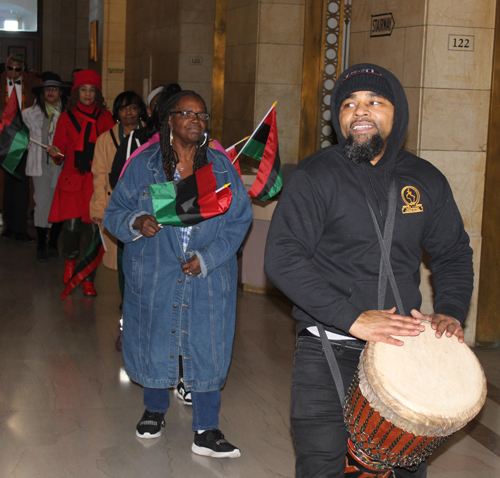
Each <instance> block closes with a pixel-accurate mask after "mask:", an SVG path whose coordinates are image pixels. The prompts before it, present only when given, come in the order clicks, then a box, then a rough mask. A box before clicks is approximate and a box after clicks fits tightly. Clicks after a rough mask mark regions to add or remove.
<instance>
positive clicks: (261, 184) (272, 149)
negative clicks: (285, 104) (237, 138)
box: [237, 103, 283, 201]
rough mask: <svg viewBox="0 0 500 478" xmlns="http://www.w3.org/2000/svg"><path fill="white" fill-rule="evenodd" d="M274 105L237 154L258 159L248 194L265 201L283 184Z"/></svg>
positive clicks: (277, 191)
mask: <svg viewBox="0 0 500 478" xmlns="http://www.w3.org/2000/svg"><path fill="white" fill-rule="evenodd" d="M275 105H276V103H274V104H273V106H271V109H270V110H269V111H268V112H267V114H266V116H265V117H264V119H263V120H262V121H261V122H260V124H259V126H257V128H256V130H255V131H254V132H253V133H252V136H250V139H249V140H248V141H247V142H246V143H245V145H244V146H243V148H242V149H241V151H240V152H239V154H238V156H239V155H240V154H246V155H247V156H250V157H251V158H254V159H256V160H257V161H260V165H259V170H258V171H257V177H256V178H255V181H254V183H253V185H252V187H251V188H250V190H249V191H248V194H249V196H250V197H252V198H256V199H260V200H261V201H267V200H268V199H270V198H272V197H273V196H275V195H276V194H277V193H279V191H280V190H281V186H282V184H283V178H282V174H281V162H280V155H279V148H278V126H277V124H276V111H275V109H274V107H275ZM238 156H237V157H238Z"/></svg>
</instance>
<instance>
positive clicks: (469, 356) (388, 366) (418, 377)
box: [359, 323, 486, 436]
mask: <svg viewBox="0 0 500 478" xmlns="http://www.w3.org/2000/svg"><path fill="white" fill-rule="evenodd" d="M423 325H425V331H424V332H422V333H421V334H420V335H419V336H417V337H401V340H402V341H403V342H404V345H403V346H402V347H397V346H394V345H389V344H385V343H381V342H370V343H368V344H367V346H366V348H365V350H364V351H363V354H362V356H361V360H360V365H359V379H360V384H359V387H360V389H361V392H362V393H363V395H364V396H365V397H366V399H367V400H368V402H369V403H370V405H371V406H372V407H373V408H374V409H375V410H377V411H378V412H379V413H380V414H381V415H382V416H383V417H384V418H385V419H387V420H389V421H390V422H391V423H393V424H394V425H396V426H398V427H399V428H402V429H403V430H405V431H407V432H410V433H414V434H415V435H424V436H447V435H451V434H452V433H454V432H455V431H457V430H459V429H460V428H462V427H463V426H465V425H466V424H467V423H468V422H469V421H470V420H472V418H474V417H475V416H476V415H477V413H479V410H481V407H482V406H483V405H484V402H485V400H486V377H485V375H484V372H483V369H482V367H481V364H480V363H479V360H478V359H477V357H476V356H475V355H474V353H473V352H472V351H471V350H470V348H469V347H468V346H467V345H465V344H460V343H459V342H458V339H457V338H456V337H455V336H453V337H451V338H448V337H442V338H441V339H437V338H436V336H435V331H434V330H433V329H432V328H431V326H430V324H429V323H424V324H423Z"/></svg>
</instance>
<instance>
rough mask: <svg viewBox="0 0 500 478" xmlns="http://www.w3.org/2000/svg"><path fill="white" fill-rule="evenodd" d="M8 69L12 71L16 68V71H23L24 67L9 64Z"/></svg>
mask: <svg viewBox="0 0 500 478" xmlns="http://www.w3.org/2000/svg"><path fill="white" fill-rule="evenodd" d="M7 70H9V71H12V70H15V71H23V68H22V67H20V68H19V67H17V66H8V67H7Z"/></svg>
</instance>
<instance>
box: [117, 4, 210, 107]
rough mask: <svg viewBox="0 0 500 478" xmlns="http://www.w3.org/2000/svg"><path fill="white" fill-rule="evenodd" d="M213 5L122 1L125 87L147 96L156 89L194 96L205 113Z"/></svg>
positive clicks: (208, 98)
mask: <svg viewBox="0 0 500 478" xmlns="http://www.w3.org/2000/svg"><path fill="white" fill-rule="evenodd" d="M214 5H215V0H183V1H182V2H179V1H175V0H152V1H150V2H148V4H147V8H145V7H144V2H143V1H141V0H128V2H127V19H126V22H127V38H126V58H125V71H126V72H125V87H126V88H127V89H133V90H135V91H137V92H138V93H140V94H143V95H144V96H147V94H148V93H149V91H151V89H153V88H155V87H156V86H158V85H160V84H168V83H172V82H175V83H179V84H180V85H181V87H182V88H183V89H193V90H195V91H197V92H199V93H200V94H201V95H202V96H203V98H204V99H205V101H206V102H207V107H208V108H210V102H211V95H212V90H211V82H212V61H213V58H212V57H213V38H214Z"/></svg>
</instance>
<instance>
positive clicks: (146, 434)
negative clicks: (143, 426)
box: [135, 430, 161, 440]
mask: <svg viewBox="0 0 500 478" xmlns="http://www.w3.org/2000/svg"><path fill="white" fill-rule="evenodd" d="M135 436H136V437H138V438H144V439H146V440H150V439H151V438H158V437H159V436H161V430H160V431H159V432H158V433H154V434H153V435H151V433H143V434H142V435H141V434H140V433H139V432H138V431H137V430H136V431H135Z"/></svg>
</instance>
